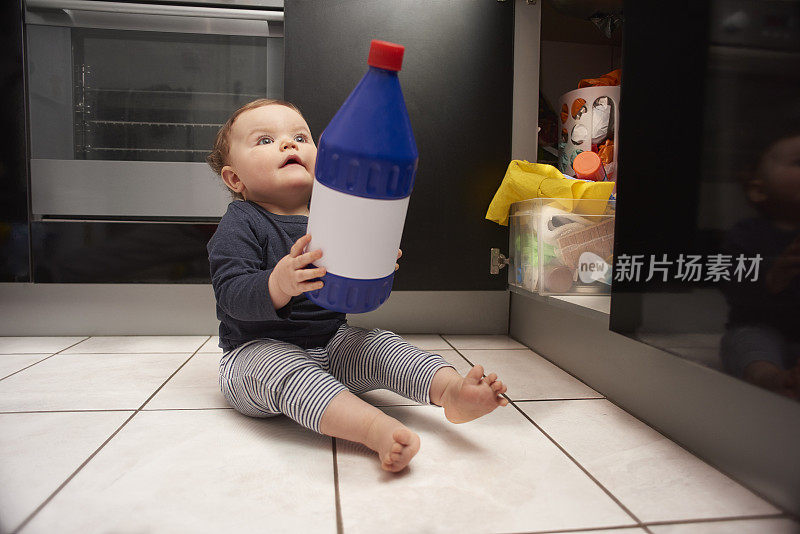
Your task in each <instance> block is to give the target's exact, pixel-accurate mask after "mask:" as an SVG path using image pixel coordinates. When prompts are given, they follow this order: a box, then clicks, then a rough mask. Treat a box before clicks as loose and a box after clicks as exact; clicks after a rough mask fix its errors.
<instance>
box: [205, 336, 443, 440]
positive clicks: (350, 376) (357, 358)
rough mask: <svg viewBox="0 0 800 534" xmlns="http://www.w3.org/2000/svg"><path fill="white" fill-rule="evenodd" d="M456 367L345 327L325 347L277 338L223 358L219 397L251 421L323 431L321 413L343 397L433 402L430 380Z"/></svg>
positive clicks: (248, 345)
mask: <svg viewBox="0 0 800 534" xmlns="http://www.w3.org/2000/svg"><path fill="white" fill-rule="evenodd" d="M442 367H452V365H451V364H449V363H447V361H446V360H445V359H444V358H442V357H441V356H439V355H438V354H431V353H428V352H425V351H423V350H420V349H418V348H416V347H414V346H413V345H410V344H409V343H407V342H405V341H404V340H403V339H402V338H401V337H400V336H398V335H397V334H394V333H392V332H389V331H387V330H379V329H375V330H364V329H363V328H358V327H354V326H350V325H347V324H344V325H342V326H341V327H340V328H339V330H337V331H336V334H334V336H333V337H332V338H331V340H330V341H329V342H328V344H327V345H326V346H324V347H317V348H312V349H301V348H300V347H298V346H297V345H293V344H291V343H287V342H285V341H277V340H274V339H258V340H255V341H250V342H248V343H245V344H244V345H242V346H240V347H237V348H235V349H233V350H231V351H229V352H226V353H225V354H224V355H223V356H222V360H221V361H220V369H219V382H220V388H221V389H222V394H223V395H224V396H225V398H226V399H227V401H228V403H229V404H230V405H231V406H233V408H235V409H236V410H237V411H238V412H240V413H243V414H244V415H249V416H251V417H272V416H275V415H279V414H285V415H287V416H289V417H290V418H292V419H294V420H295V421H297V422H298V423H300V424H301V425H303V426H304V427H306V428H310V429H311V430H313V431H315V432H320V431H319V423H320V420H321V419H322V414H323V412H324V411H325V408H327V406H328V404H329V403H330V401H331V400H332V399H333V397H334V396H336V395H337V394H338V393H340V392H341V391H344V390H346V389H347V390H350V391H351V392H352V393H354V394H359V393H364V392H365V391H370V390H373V389H389V390H391V391H394V392H395V393H398V394H400V395H402V396H404V397H406V398H409V399H412V400H414V401H416V402H419V403H421V404H430V386H431V381H432V380H433V375H434V374H436V371H438V370H439V369H441V368H442Z"/></svg>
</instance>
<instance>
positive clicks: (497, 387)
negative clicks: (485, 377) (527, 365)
mask: <svg viewBox="0 0 800 534" xmlns="http://www.w3.org/2000/svg"><path fill="white" fill-rule="evenodd" d="M501 389H503V383H502V382H500V381H499V380H497V381H495V382H494V383H493V384H492V390H493V391H495V392H496V393H499V392H500V390H501Z"/></svg>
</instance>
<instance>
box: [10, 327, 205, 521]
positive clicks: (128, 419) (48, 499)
mask: <svg viewBox="0 0 800 534" xmlns="http://www.w3.org/2000/svg"><path fill="white" fill-rule="evenodd" d="M89 337H91V336H89ZM211 337H212V336H208V337H207V338H206V340H205V341H204V342H203V343H201V344H200V346H199V347H198V348H197V349H195V351H194V352H193V353H192V354H191V356H189V357H188V358H187V359H186V361H185V362H183V363H182V364H181V365H180V367H178V368H177V369H176V370H175V371H174V372H173V373H172V374H171V375H169V377H167V379H166V380H164V382H163V383H162V384H161V385H160V386H159V387H158V388H157V389H156V390H155V391H154V392H153V393H152V394H151V395H150V396H149V397H147V400H145V401H144V403H143V404H142V405H141V406H139V408H137V409H136V410H135V411H134V412H133V413H132V414H131V416H130V417H128V418H127V419H126V420H125V421H124V422H123V423H122V424H121V425H120V426H119V428H117V429H116V430H115V431H114V432H113V433H112V434H111V435H110V436H109V437H108V438H107V439H106V440H105V441H104V442H103V443H102V444H100V446H99V447H98V448H97V449H96V450H95V451H94V452H93V453H92V454H90V455H89V457H88V458H86V460H84V461H83V463H81V465H79V466H78V468H77V469H75V471H73V472H72V474H71V475H70V476H68V477H67V479H66V480H65V481H64V482H62V483H61V484H60V485H59V486H58V487H57V488H56V489H55V490H54V491H53V492H52V493H51V494H50V495H49V496H48V497H47V498H46V499H45V500H44V502H42V503H41V504H40V505H39V506H37V507H36V509H35V510H34V511H33V512H31V513H30V515H28V517H26V518H25V520H24V521H23V522H22V523H20V525H19V526H18V527H17V528H15V529H14V530H13V531H12V534H17V533H18V532H19V531H20V530H22V529H23V528H24V527H25V526H26V525H27V524H28V523H30V521H31V520H32V519H33V518H34V517H36V515H37V514H38V513H39V512H41V511H42V509H44V507H45V506H47V505H48V504H49V503H50V501H52V500H53V498H55V496H56V495H58V494H59V493H60V492H61V490H62V489H64V487H65V486H66V485H67V484H69V483H70V481H71V480H72V479H73V478H75V476H76V475H77V474H78V473H80V472H81V470H82V469H83V468H84V467H86V465H87V464H88V463H89V462H90V461H92V459H93V458H94V457H95V456H97V454H98V453H99V452H100V451H101V450H103V448H104V447H105V446H106V445H107V444H108V443H109V442H110V441H111V440H112V439H114V436H116V435H117V434H119V433H120V431H121V430H122V429H123V428H125V426H126V425H127V424H128V423H129V422H130V421H131V419H133V418H134V417H136V414H138V413H139V412H140V411H142V408H144V407H145V406H146V405H147V403H148V402H150V400H151V399H152V398H153V397H155V396H156V395H157V394H158V392H159V391H161V389H162V388H163V387H164V386H165V385H166V384H167V382H169V381H170V380H171V379H172V377H174V376H175V375H176V374H178V372H179V371H180V370H181V369H183V367H184V366H185V365H186V364H187V363H189V360H191V359H192V358H193V357H194V356H195V354H197V352H198V351H199V350H200V347H202V346H203V345H205V344H206V343H207V342H208V340H209V339H211ZM83 341H85V340H83ZM64 350H66V349H64ZM108 411H112V410H108ZM114 411H116V410H114ZM122 411H127V410H122Z"/></svg>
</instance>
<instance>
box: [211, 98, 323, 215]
mask: <svg viewBox="0 0 800 534" xmlns="http://www.w3.org/2000/svg"><path fill="white" fill-rule="evenodd" d="M228 157H229V165H228V166H227V167H230V169H231V170H232V171H233V172H234V173H235V175H236V177H237V178H238V180H235V179H234V180H233V183H234V185H233V186H232V185H231V183H229V181H228V180H226V183H228V187H230V188H231V189H234V190H236V187H240V188H241V190H239V191H238V192H240V193H242V194H243V195H244V198H245V199H246V200H252V201H254V202H259V203H264V204H268V205H271V206H277V207H280V208H286V207H294V206H296V205H297V203H298V202H307V201H308V198H310V195H311V187H312V185H313V183H314V164H315V162H316V159H317V147H316V146H315V145H314V141H313V140H312V139H311V131H310V130H309V128H308V124H306V121H305V120H303V117H301V116H300V114H299V113H297V112H296V111H294V110H293V109H291V108H288V107H286V106H282V105H279V104H271V105H267V106H261V107H259V108H255V109H250V110H247V111H245V112H244V113H242V114H241V115H239V116H238V117H237V118H236V120H235V121H234V123H233V127H232V128H231V133H230V151H229V154H228ZM223 178H224V169H223Z"/></svg>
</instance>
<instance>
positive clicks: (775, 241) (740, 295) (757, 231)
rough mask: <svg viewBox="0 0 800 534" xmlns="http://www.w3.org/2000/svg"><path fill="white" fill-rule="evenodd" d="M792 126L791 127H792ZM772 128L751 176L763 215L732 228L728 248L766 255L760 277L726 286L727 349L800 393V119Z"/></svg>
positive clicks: (730, 364)
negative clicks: (784, 128) (781, 129)
mask: <svg viewBox="0 0 800 534" xmlns="http://www.w3.org/2000/svg"><path fill="white" fill-rule="evenodd" d="M790 128H791V127H790ZM771 133H772V136H770V135H769V133H765V134H764V135H763V137H764V138H765V139H768V141H767V142H766V143H765V145H766V147H765V149H764V150H763V152H762V153H761V154H760V155H759V156H757V157H756V160H755V164H754V165H751V166H749V168H748V169H747V171H749V172H748V173H747V175H746V176H744V178H743V187H744V191H745V194H746V196H747V199H748V200H749V201H750V203H751V204H752V205H753V206H754V207H755V209H756V211H757V215H756V216H754V217H750V218H746V219H743V220H741V221H740V222H738V223H737V224H736V225H735V226H734V227H733V228H732V229H731V231H730V232H729V233H728V235H727V236H726V241H725V246H724V248H725V250H726V253H728V254H731V255H732V256H733V257H737V256H738V255H740V254H743V255H744V256H746V257H754V256H756V255H757V254H758V255H760V256H761V257H762V258H764V259H763V263H762V267H761V268H762V272H763V275H762V276H761V277H759V280H758V281H757V282H754V283H735V282H731V283H728V284H726V285H725V286H724V292H725V296H726V298H727V302H728V305H729V307H730V310H729V314H728V324H727V328H726V332H725V336H724V337H723V338H722V343H721V347H720V349H721V350H720V355H721V357H722V361H723V364H724V366H725V370H726V371H727V372H728V373H730V374H732V375H734V376H738V377H742V378H744V379H745V380H747V381H748V382H751V383H753V384H756V385H758V386H761V387H764V388H767V389H770V390H772V391H775V392H777V393H780V394H782V395H785V396H787V397H791V398H794V399H798V398H800V368H799V367H798V357H800V125H797V126H796V129H794V130H792V129H790V130H789V131H788V132H775V131H773V132H771Z"/></svg>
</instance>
